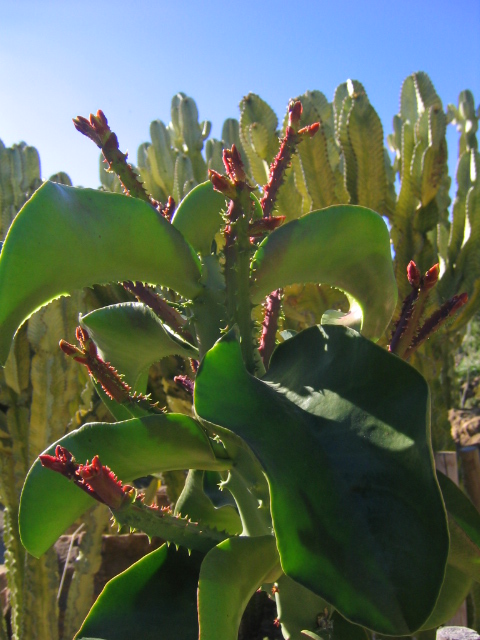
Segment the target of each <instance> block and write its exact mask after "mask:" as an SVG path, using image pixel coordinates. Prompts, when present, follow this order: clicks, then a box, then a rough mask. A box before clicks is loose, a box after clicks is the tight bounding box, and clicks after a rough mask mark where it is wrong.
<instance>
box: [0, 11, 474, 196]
mask: <svg viewBox="0 0 480 640" xmlns="http://www.w3.org/2000/svg"><path fill="white" fill-rule="evenodd" d="M0 8H1V12H0V16H1V20H0V86H1V96H2V97H1V100H0V138H1V139H2V140H3V142H4V143H5V144H6V145H11V144H13V143H15V142H19V141H20V140H25V141H26V142H27V143H28V144H31V145H34V146H35V147H37V149H38V151H39V152H40V157H41V161H42V176H43V177H44V178H47V177H48V176H49V175H51V174H52V173H54V172H57V171H60V170H63V171H66V172H67V173H68V174H69V175H70V177H71V179H72V181H73V182H74V184H77V185H83V186H90V187H97V186H98V185H99V177H98V150H97V148H96V147H95V146H94V145H93V143H91V142H90V141H89V140H87V139H86V138H85V137H83V136H81V135H80V134H79V133H77V132H76V131H75V130H74V128H73V125H72V120H71V119H72V117H74V116H77V115H84V116H88V114H89V113H90V112H92V111H93V112H95V111H96V110H97V109H99V108H101V109H103V111H104V112H105V114H106V115H107V117H108V119H109V122H110V124H111V126H112V128H113V129H114V130H115V131H116V133H117V134H118V137H119V140H120V147H121V149H122V150H124V151H125V150H127V149H128V150H129V151H130V155H131V158H132V160H133V161H135V160H136V151H137V147H138V145H139V144H140V143H141V142H143V141H146V140H149V124H150V122H151V121H152V120H154V119H156V118H160V119H161V120H163V121H164V122H165V123H168V122H169V121H170V100H171V98H172V96H173V95H174V94H175V93H177V92H178V91H184V92H185V93H187V94H188V95H190V96H192V97H193V98H194V99H195V101H196V102H197V105H198V108H199V112H200V118H201V119H209V120H212V121H213V131H212V135H213V136H215V137H220V132H221V127H222V123H223V120H224V119H225V118H227V117H238V103H239V101H240V99H241V98H242V96H243V95H245V94H247V93H248V92H249V91H253V92H255V93H258V94H260V95H261V96H262V98H264V99H265V100H266V101H267V102H268V103H269V104H270V105H271V106H272V107H273V108H274V110H275V111H276V112H277V114H278V116H279V118H282V117H283V114H284V112H285V108H286V105H287V103H288V100H289V98H291V97H294V96H296V95H299V94H301V93H303V92H304V91H306V90H307V89H319V90H320V91H323V92H324V93H325V95H326V96H327V98H328V99H329V100H331V99H332V98H333V93H334V90H335V87H336V86H337V85H338V84H340V83H341V82H344V81H345V80H347V79H348V78H353V79H357V80H360V81H361V82H362V83H363V84H364V86H365V88H366V90H367V92H368V95H369V98H370V101H371V103H372V104H373V105H374V107H375V108H376V110H377V112H378V113H379V115H380V117H381V119H382V122H383V126H384V132H385V135H386V134H387V133H390V131H391V122H392V117H393V115H394V114H395V113H396V112H397V110H398V100H399V93H400V88H401V83H402V81H403V79H404V78H405V77H406V76H407V75H409V74H410V73H412V72H414V71H418V70H423V71H426V72H427V73H428V74H429V75H430V77H431V79H432V80H433V82H434V84H435V87H436V89H437V92H438V94H439V95H440V97H441V98H442V100H443V103H444V105H445V106H446V104H447V103H449V102H455V103H456V101H457V97H458V93H459V92H460V91H461V90H463V89H466V88H469V89H471V90H472V91H473V93H474V97H475V101H476V104H478V103H479V102H480V0H455V1H453V0H452V1H447V0H435V1H433V0H399V1H398V2H392V1H391V0H357V1H353V0H337V1H334V0H329V1H327V0H310V1H307V0H295V1H293V2H286V1H284V0H277V1H276V2H274V1H272V0H266V1H263V2H262V1H261V0H257V1H256V2H252V0H239V1H237V2H219V1H218V0H210V1H209V2H200V1H198V2H196V1H194V0H186V1H182V0H176V2H172V1H170V2H166V1H164V0H156V1H151V2H146V1H145V0H136V1H129V2H126V1H125V0H116V1H115V2H106V1H105V2H102V1H101V0H98V1H97V2H91V1H90V0H86V1H84V2H75V3H74V2H70V1H69V0H50V1H47V0H16V1H11V0H0ZM453 139H455V134H454V131H453V128H452V132H451V134H450V135H449V141H450V140H453ZM452 153H454V154H456V149H455V150H454V149H452V150H451V155H452Z"/></svg>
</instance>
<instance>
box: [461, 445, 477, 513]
mask: <svg viewBox="0 0 480 640" xmlns="http://www.w3.org/2000/svg"><path fill="white" fill-rule="evenodd" d="M460 460H461V462H462V470H463V482H464V484H465V490H466V492H467V493H468V495H469V497H470V500H471V501H472V502H473V504H474V505H475V506H476V507H477V509H478V510H479V511H480V455H479V452H478V447H477V446H475V445H472V446H470V447H462V448H461V449H460Z"/></svg>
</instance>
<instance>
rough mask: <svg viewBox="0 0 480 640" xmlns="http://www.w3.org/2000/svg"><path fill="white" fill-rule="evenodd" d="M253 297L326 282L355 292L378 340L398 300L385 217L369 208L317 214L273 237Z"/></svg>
mask: <svg viewBox="0 0 480 640" xmlns="http://www.w3.org/2000/svg"><path fill="white" fill-rule="evenodd" d="M252 280H253V282H252V299H253V302H256V303H259V302H261V301H262V300H263V298H264V297H265V296H267V295H268V294H269V293H271V292H272V291H274V290H275V289H278V288H280V287H284V286H285V285H289V284H298V283H306V282H321V283H323V284H329V285H331V286H334V287H337V288H338V289H342V290H343V291H345V292H347V293H349V294H350V295H351V296H353V298H355V300H356V301H357V302H358V304H359V305H360V308H361V309H362V312H363V327H362V333H363V334H364V335H365V336H366V337H368V338H371V339H378V338H379V337H380V336H381V335H382V333H383V332H384V331H385V329H386V327H387V325H388V323H389V322H390V319H391V317H392V314H393V312H394V310H395V304H396V301H397V285H396V282H395V277H394V273H393V267H392V256H391V252H390V237H389V234H388V229H387V226H386V224H385V223H384V221H383V220H382V218H381V216H379V215H378V214H377V213H375V212H374V211H371V210H370V209H366V208H365V207H357V206H352V205H336V206H333V207H329V208H328V209H322V210H320V211H312V212H311V213H307V214H306V215H304V216H302V217H301V218H299V219H298V220H292V221H291V222H288V223H287V224H285V225H283V226H282V227H279V228H278V229H276V230H275V231H274V232H273V233H271V234H270V235H269V236H268V237H267V238H266V239H265V240H264V241H263V242H262V244H261V245H260V247H259V248H258V250H257V252H256V254H255V255H254V257H253V263H252Z"/></svg>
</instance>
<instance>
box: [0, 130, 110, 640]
mask: <svg viewBox="0 0 480 640" xmlns="http://www.w3.org/2000/svg"><path fill="white" fill-rule="evenodd" d="M51 179H53V180H54V181H55V182H58V183H60V184H67V185H71V182H70V179H69V178H68V176H67V175H66V174H65V173H63V172H61V173H59V174H56V175H55V176H52V178H51ZM41 182H42V181H41V176H40V159H39V155H38V153H37V150H36V149H35V148H34V147H30V146H27V145H26V144H25V143H23V142H22V143H20V144H18V145H13V146H12V147H10V148H7V147H5V146H4V145H3V143H2V142H1V141H0V220H1V232H0V236H1V239H2V240H3V239H4V237H5V235H6V234H7V231H8V228H9V226H10V223H11V222H12V220H13V218H14V217H15V215H16V213H17V211H18V210H19V209H20V208H21V207H22V206H23V204H24V203H25V201H26V200H27V199H28V198H29V197H30V196H31V195H32V193H33V192H34V191H35V190H36V189H37V188H38V187H39V186H40V185H41ZM85 299H86V297H85V294H84V293H81V292H79V293H76V294H74V295H73V296H72V297H70V298H64V299H63V300H61V301H56V302H54V303H52V304H51V305H49V306H48V307H46V308H45V309H43V310H41V311H40V312H39V313H38V314H35V316H33V317H32V318H31V319H30V320H28V321H27V323H26V324H25V325H24V326H23V327H22V329H21V330H20V331H19V333H18V335H17V337H16V339H15V343H14V345H13V347H12V349H11V351H10V355H9V357H8V360H7V365H6V367H5V369H4V370H2V371H1V372H0V402H1V405H2V407H3V410H2V412H1V413H0V419H1V422H2V430H3V435H2V447H1V450H0V496H1V498H0V499H1V502H2V504H3V505H4V507H5V531H4V541H5V547H6V554H5V564H6V566H7V571H8V574H7V575H8V586H9V589H10V603H11V607H12V631H13V638H14V639H20V638H24V639H28V640H30V639H33V638H52V639H53V640H55V639H56V638H58V637H59V635H58V603H57V591H58V587H59V575H58V560H57V556H56V553H55V551H54V550H53V549H51V550H50V551H49V552H48V553H47V554H46V555H45V556H44V557H42V558H41V559H36V558H33V557H32V556H30V555H29V554H27V553H25V550H24V549H23V547H22V545H21V543H20V539H19V534H18V524H17V522H18V504H19V500H20V492H21V489H22V486H23V480H24V475H25V473H26V472H27V471H28V469H29V467H30V466H31V464H32V462H33V461H34V460H35V458H36V457H37V456H38V454H39V453H40V452H41V451H43V450H44V449H45V446H46V445H47V443H48V442H50V441H51V440H52V439H53V440H56V439H58V438H60V437H61V436H63V435H64V434H65V432H66V430H67V429H68V428H69V425H70V428H71V427H74V426H77V425H76V424H74V420H73V418H74V414H75V412H76V411H77V409H78V406H79V404H80V405H81V406H82V405H83V406H85V405H84V404H83V403H82V401H81V394H82V392H83V391H84V390H85V386H86V383H87V379H86V377H85V376H84V374H83V373H82V372H79V371H78V368H77V367H75V365H74V363H72V362H70V361H68V360H66V359H65V358H64V357H63V355H62V354H61V353H59V349H58V341H59V340H60V338H61V337H62V336H63V335H64V333H65V331H66V330H67V328H68V330H69V331H71V330H72V328H73V327H75V326H76V322H77V314H78V309H79V308H83V309H85V308H86V302H85ZM90 395H91V391H90V394H89V393H88V392H87V396H88V397H87V398H85V401H86V402H87V406H88V404H89V402H90ZM95 517H96V519H97V520H98V519H99V518H100V519H101V520H102V527H105V525H106V513H105V511H102V513H101V514H99V515H97V516H95ZM83 553H84V554H86V557H87V559H88V563H89V565H90V566H92V564H95V563H96V562H97V561H98V559H99V558H100V549H99V548H97V549H95V550H94V551H93V553H92V552H89V551H85V550H84V551H83ZM81 564H82V563H81V562H80V563H79V568H80V566H81ZM77 583H78V584H77ZM72 585H73V590H74V591H75V592H76V594H77V598H76V602H75V609H71V611H70V612H69V613H68V614H67V615H68V616H69V617H70V618H71V617H73V618H74V620H73V625H72V626H73V627H76V628H78V625H79V623H80V622H81V620H82V619H83V617H84V616H85V613H86V612H87V611H88V608H89V606H90V604H91V599H92V597H93V575H92V574H89V575H88V578H87V579H85V577H83V576H81V571H79V572H77V573H76V575H74V577H73V581H72ZM2 622H3V621H2ZM0 637H1V636H0Z"/></svg>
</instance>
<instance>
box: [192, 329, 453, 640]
mask: <svg viewBox="0 0 480 640" xmlns="http://www.w3.org/2000/svg"><path fill="white" fill-rule="evenodd" d="M195 408H196V412H197V414H198V416H200V418H201V419H204V420H206V421H208V422H211V423H214V424H218V425H220V426H222V427H224V428H226V429H229V430H231V431H233V432H234V433H235V434H237V435H238V436H240V437H242V438H243V439H244V440H245V441H246V443H247V444H248V445H249V446H250V448H251V449H252V451H253V453H254V454H255V455H256V457H257V458H258V460H259V462H260V463H261V465H262V466H263V468H264V471H265V474H266V476H267V478H268V482H269V485H270V492H271V511H272V518H273V523H274V528H275V533H276V536H277V545H278V550H279V553H280V557H281V562H282V567H283V569H284V571H285V573H286V574H287V575H288V576H289V577H291V578H292V579H293V580H295V581H297V582H299V583H301V584H303V585H304V586H306V587H307V588H308V589H310V590H312V591H313V592H314V593H317V594H318V595H320V596H322V597H323V598H325V600H327V601H328V602H330V603H331V604H332V605H333V606H334V607H335V608H337V609H338V610H339V611H340V613H341V614H342V615H343V616H345V617H346V618H347V619H349V620H350V621H352V622H355V623H356V624H361V625H362V626H365V627H368V628H370V629H373V630H375V631H378V632H380V633H386V634H391V635H406V634H410V633H412V632H413V631H415V630H416V629H418V628H419V627H421V625H422V624H423V623H424V622H425V620H426V619H427V618H428V616H429V615H430V613H431V611H432V610H433V607H434V605H435V601H436V599H437V596H438V593H439V591H440V587H441V584H442V580H443V574H444V568H445V564H446V560H447V554H448V544H449V542H448V531H447V525H446V517H445V511H444V506H443V501H442V498H441V495H440V491H439V488H438V485H437V482H436V478H435V475H434V470H433V463H432V451H431V446H430V441H429V436H428V429H429V394H428V387H427V385H426V383H425V381H424V379H423V378H422V377H421V375H420V374H419V373H418V372H416V371H415V370H414V369H413V368H412V367H410V366H409V365H408V364H406V363H405V362H403V361H402V360H400V359H399V358H397V357H395V356H393V355H392V354H389V353H388V352H387V351H385V350H383V349H381V348H379V347H377V346H376V345H375V344H374V343H372V342H370V341H369V340H366V339H365V338H363V337H362V336H360V335H359V334H358V333H356V332H354V331H352V330H350V329H345V328H343V327H340V326H334V325H332V326H329V325H325V326H323V327H321V328H320V327H312V328H311V329H307V330H306V331H303V332H301V333H300V334H298V335H297V336H295V337H293V338H291V339H290V340H287V341H286V342H284V343H283V344H281V345H280V346H279V347H278V348H277V349H276V351H275V352H274V354H273V357H272V360H271V364H270V369H269V372H268V374H267V375H266V376H265V378H264V379H263V380H259V379H256V378H254V377H253V376H250V375H249V374H248V373H247V371H246V369H245V368H244V367H243V365H242V358H241V352H240V346H239V345H238V343H237V341H236V339H235V338H234V336H233V335H232V333H229V334H227V335H226V336H225V338H222V339H221V340H220V341H218V342H217V344H216V345H215V346H214V347H213V348H212V349H211V350H210V351H209V352H208V353H207V354H206V356H205V358H204V360H203V363H202V365H201V367H200V369H199V372H198V374H197V380H196V385H195ZM366 576H368V580H367V579H366Z"/></svg>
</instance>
